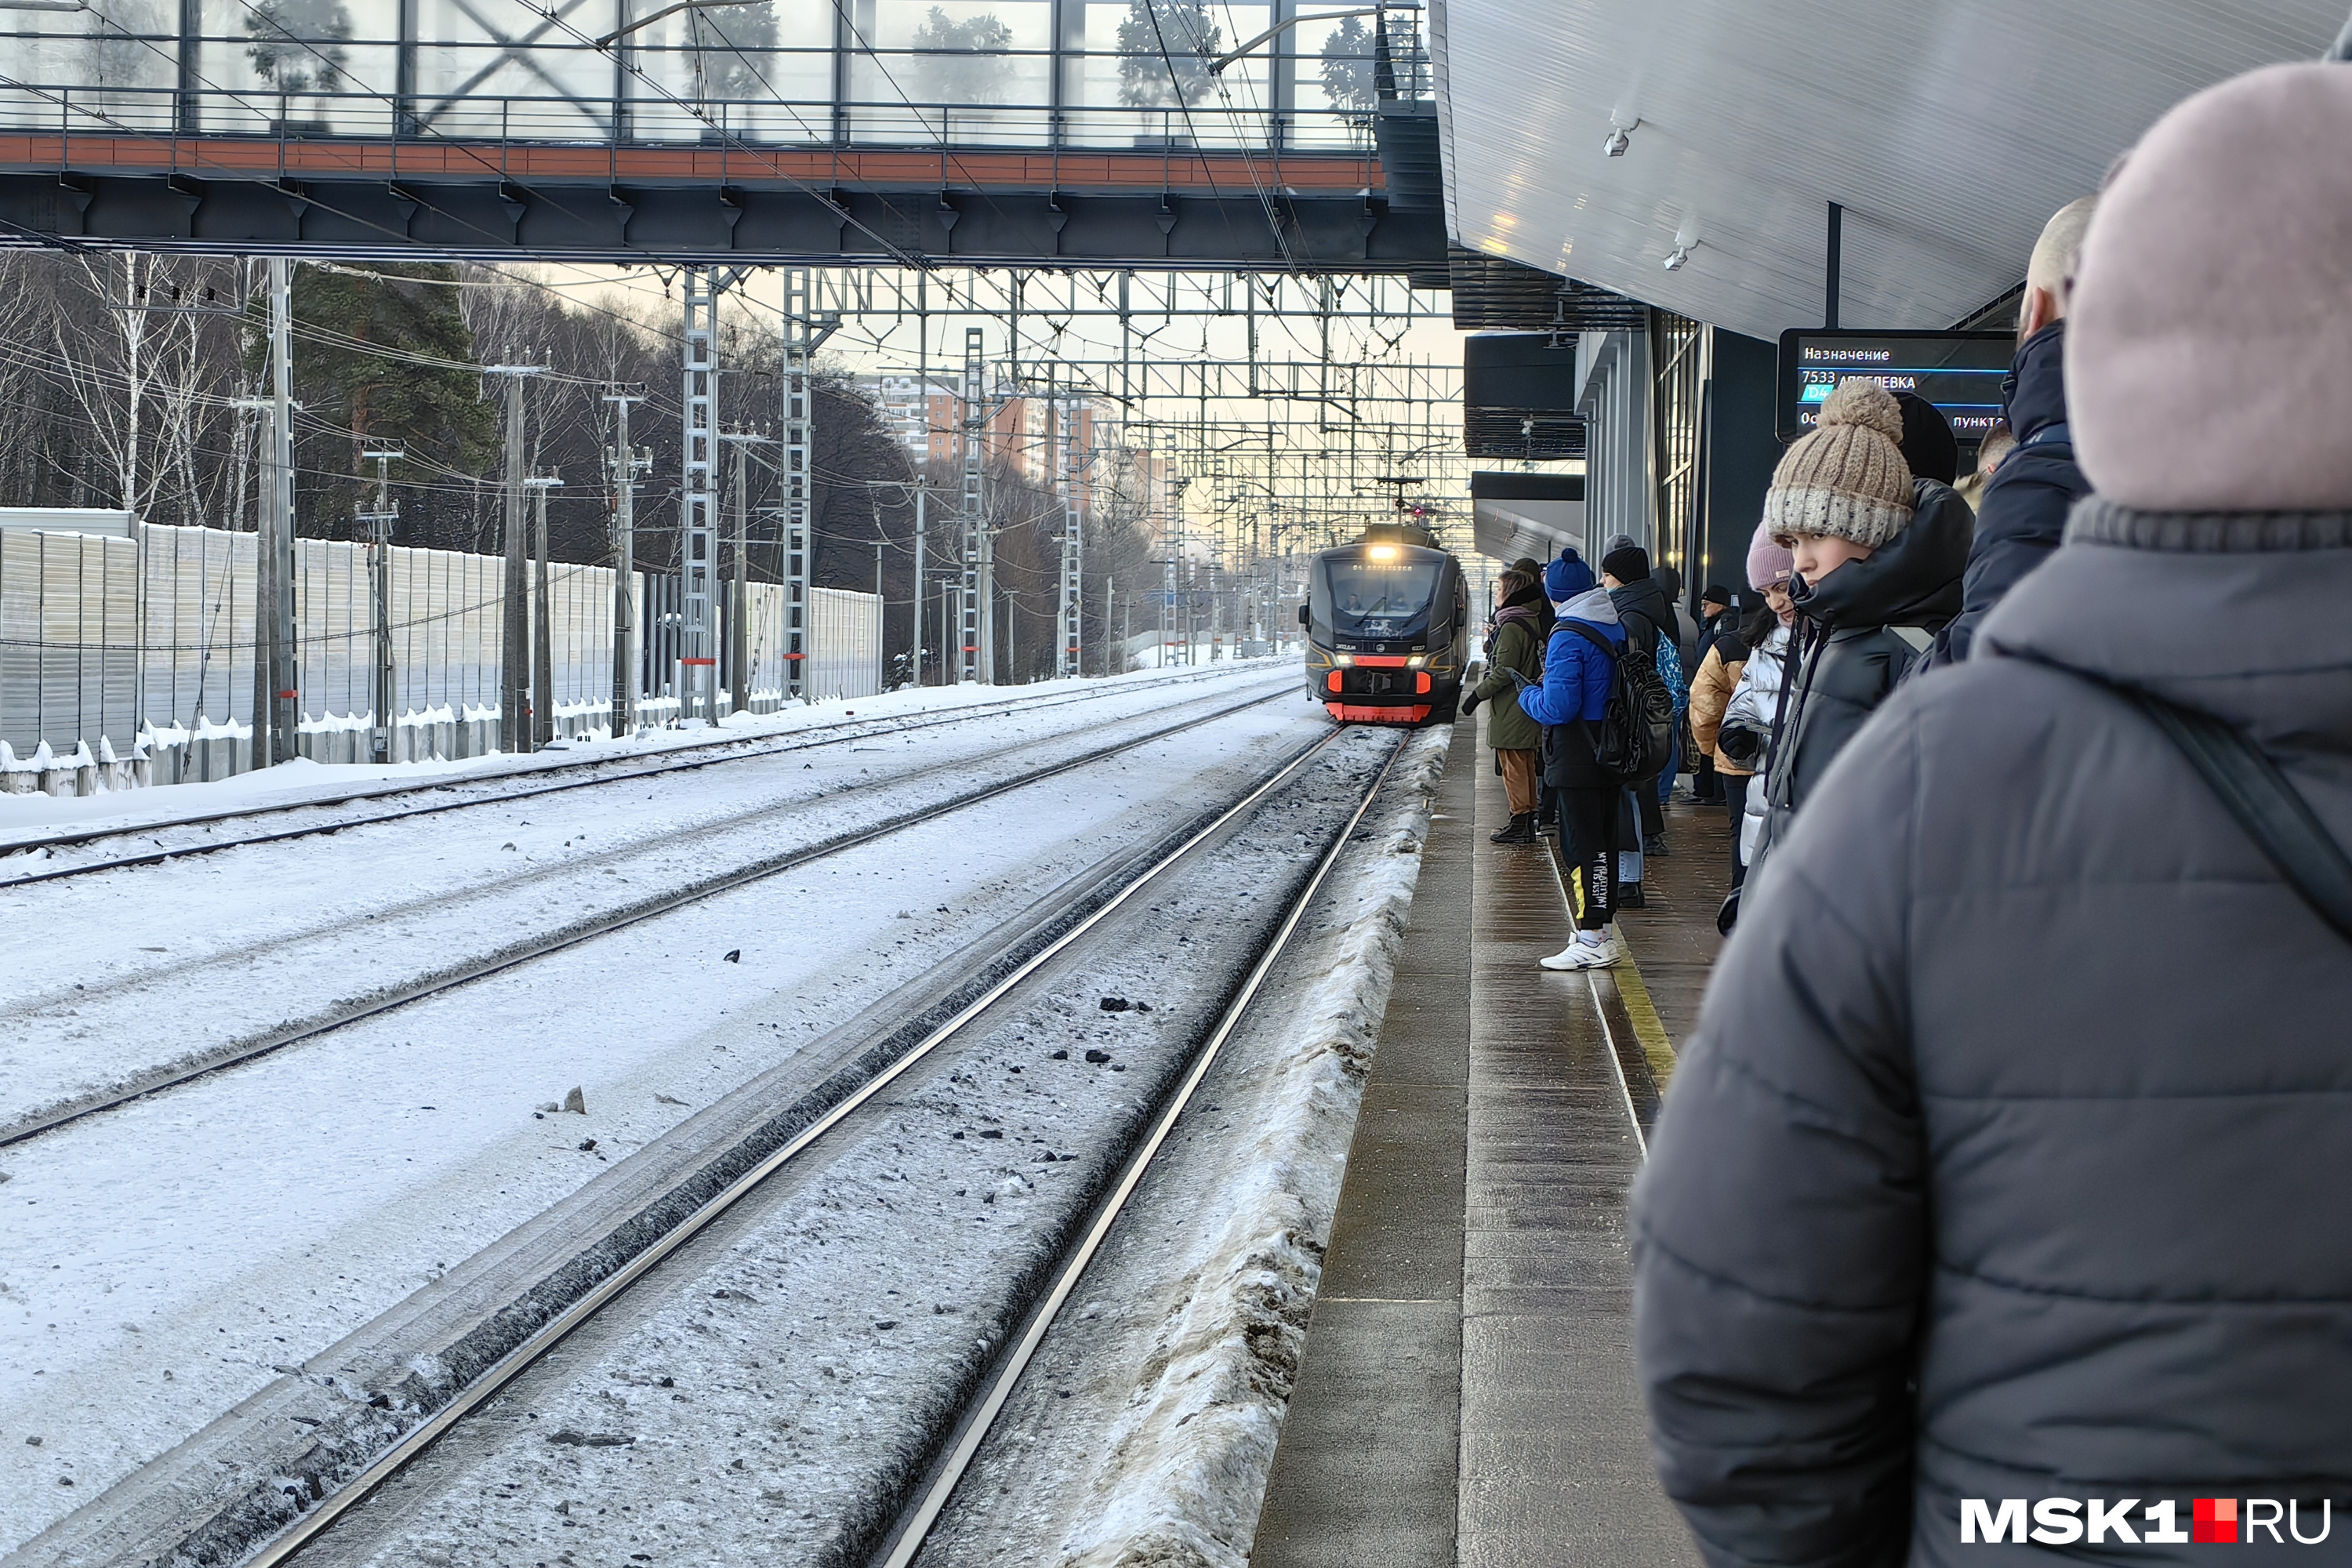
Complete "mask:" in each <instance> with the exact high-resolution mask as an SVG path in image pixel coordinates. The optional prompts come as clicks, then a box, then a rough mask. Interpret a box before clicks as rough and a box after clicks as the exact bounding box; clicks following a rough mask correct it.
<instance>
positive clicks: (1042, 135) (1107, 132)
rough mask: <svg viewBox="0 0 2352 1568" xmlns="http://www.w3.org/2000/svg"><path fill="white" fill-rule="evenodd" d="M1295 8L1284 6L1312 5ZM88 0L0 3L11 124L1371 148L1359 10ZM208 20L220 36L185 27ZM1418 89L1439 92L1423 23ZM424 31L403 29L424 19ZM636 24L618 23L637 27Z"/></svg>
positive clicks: (79, 130)
mask: <svg viewBox="0 0 2352 1568" xmlns="http://www.w3.org/2000/svg"><path fill="white" fill-rule="evenodd" d="M1294 6H1295V0H1283V10H1282V14H1283V15H1285V16H1288V15H1289V14H1291V12H1292V11H1293V9H1294ZM658 8H659V0H552V3H551V5H547V6H541V5H537V4H528V3H526V0H410V3H407V4H402V3H400V0H200V3H199V4H197V5H182V4H180V3H179V0H88V4H87V5H84V6H83V8H81V9H79V10H67V9H59V10H55V11H49V10H37V11H26V10H16V9H9V10H5V11H0V127H5V128H9V129H16V130H25V131H63V132H67V133H69V134H89V133H93V132H113V133H121V132H135V133H142V134H156V135H173V134H178V135H228V136H264V137H280V138H299V139H303V140H315V139H341V138H364V139H398V140H403V141H431V140H455V141H466V142H482V141H488V142H506V141H514V142H584V143H595V144H604V143H614V142H617V143H623V144H629V143H646V144H657V145H676V144H714V143H715V144H721V145H725V144H732V143H736V142H740V143H742V144H745V145H750V146H763V147H838V146H845V145H856V146H874V147H929V148H937V149H945V150H952V149H955V148H958V147H974V146H979V147H1002V148H1040V149H1043V148H1064V147H1067V148H1084V149H1089V150H1100V151H1127V152H1132V151H1137V150H1143V151H1160V150H1163V149H1171V148H1174V149H1184V148H1201V149H1244V148H1246V149H1258V150H1277V151H1285V152H1289V151H1297V152H1306V153H1315V152H1332V153H1358V152H1362V151H1364V150H1366V149H1367V148H1368V147H1369V146H1370V124H1371V116H1372V110H1373V108H1374V105H1375V101H1376V99H1377V90H1376V79H1375V78H1376V73H1375V68H1374V61H1373V58H1372V42H1371V34H1370V30H1369V29H1368V28H1367V27H1366V26H1365V25H1364V24H1363V23H1362V21H1361V20H1360V19H1355V18H1348V19H1343V20H1340V21H1336V22H1335V21H1328V20H1316V21H1307V22H1302V23H1300V24H1298V25H1297V26H1295V27H1293V28H1291V29H1289V30H1288V31H1286V32H1282V33H1278V34H1276V36H1275V37H1274V38H1273V39H1272V40H1271V41H1270V42H1269V43H1267V44H1265V45H1264V46H1263V47H1259V48H1258V49H1256V50H1255V51H1254V52H1253V53H1252V54H1251V55H1250V56H1248V57H1247V58H1243V59H1240V60H1237V61H1235V62H1234V64H1233V65H1231V66H1230V67H1228V68H1226V69H1225V70H1224V71H1223V72H1222V73H1219V74H1212V72H1211V71H1210V68H1209V60H1210V57H1211V56H1212V55H1213V54H1216V53H1220V52H1222V51H1223V50H1225V49H1229V48H1231V47H1234V44H1236V43H1238V42H1242V41H1245V40H1246V39H1247V38H1249V37H1254V36H1255V35H1256V34H1257V33H1259V32H1261V31H1263V30H1264V29H1265V27H1266V26H1270V25H1271V18H1272V17H1273V16H1274V15H1275V12H1274V10H1273V8H1272V7H1270V6H1268V5H1230V6H1228V5H1223V4H1219V5H1216V6H1215V7H1214V9H1213V10H1212V8H1211V6H1210V5H1208V3H1207V0H953V3H952V4H950V5H940V4H937V3H934V0H840V3H838V4H836V3H835V0H753V3H751V4H742V5H728V6H726V7H723V8H720V9H716V10H708V11H690V12H685V13H680V14H678V15H676V16H669V17H667V18H665V19H663V20H661V21H658V22H655V23H652V24H651V25H648V26H640V27H637V28H636V29H635V30H633V31H624V29H626V28H628V27H629V26H630V23H631V18H632V15H633V13H636V14H646V15H650V14H651V13H652V12H654V11H655V10H657V9H658ZM184 16H186V17H188V18H190V19H191V20H192V21H193V22H194V24H195V26H192V27H191V28H190V29H189V30H188V31H185V32H182V31H179V30H178V29H177V26H176V25H177V24H178V22H179V21H180V20H181V19H182V18H183V17H184ZM1388 25H1389V26H1390V29H1391V53H1392V57H1393V58H1394V61H1395V65H1396V69H1395V70H1394V72H1393V77H1394V80H1395V82H1396V85H1397V87H1398V88H1399V89H1401V90H1402V92H1403V93H1404V94H1405V95H1406V96H1413V95H1415V94H1416V93H1417V92H1419V91H1424V90H1425V89H1426V78H1427V72H1426V64H1425V62H1426V56H1425V54H1424V53H1423V50H1422V49H1421V47H1420V45H1419V42H1418V40H1417V38H1416V37H1413V36H1412V33H1411V28H1410V17H1409V16H1408V14H1405V13H1398V14H1397V15H1396V16H1392V17H1391V18H1389V21H1388ZM404 26H405V27H406V29H407V32H406V35H405V36H404V34H403V28H404ZM615 35H618V36H617V37H615Z"/></svg>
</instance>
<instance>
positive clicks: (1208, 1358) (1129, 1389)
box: [923, 729, 1450, 1568]
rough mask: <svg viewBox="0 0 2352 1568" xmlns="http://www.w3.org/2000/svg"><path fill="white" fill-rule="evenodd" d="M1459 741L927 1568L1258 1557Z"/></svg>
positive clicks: (1215, 1077) (1223, 1098)
mask: <svg viewBox="0 0 2352 1568" xmlns="http://www.w3.org/2000/svg"><path fill="white" fill-rule="evenodd" d="M1449 739H1450V731H1446V730H1444V729H1440V730H1436V731H1431V732H1428V733H1425V734H1423V735H1420V736H1417V737H1416V738H1415V739H1414V740H1413V741H1412V742H1410V743H1409V744H1408V746H1407V748H1406V750H1405V752H1404V753H1403V754H1402V756H1401V757H1400V758H1399V760H1398V762H1397V764H1396V767H1395V769H1394V770H1393V771H1392V772H1391V775H1390V780H1389V784H1388V786H1387V788H1386V790H1385V791H1384V792H1383V796H1382V799H1381V801H1380V802H1379V803H1377V804H1376V805H1375V807H1374V810H1373V813H1372V815H1371V816H1370V818H1368V820H1367V823H1366V829H1369V833H1368V834H1367V832H1366V831H1365V829H1360V830H1359V834H1358V838H1359V843H1358V844H1357V845H1356V846H1355V847H1353V848H1352V849H1351V851H1350V853H1349V855H1348V856H1347V857H1346V858H1343V859H1342V860H1341V861H1340V863H1339V865H1338V866H1337V867H1336V868H1334V871H1333V881H1332V883H1331V885H1330V886H1328V887H1327V888H1326V889H1325V890H1324V892H1323V893H1322V895H1321V896H1320V900H1319V909H1318V913H1317V916H1316V923H1317V926H1318V930H1317V932H1316V936H1315V939H1314V940H1312V941H1310V942H1307V943H1305V944H1304V945H1303V946H1302V947H1301V948H1299V949H1298V950H1297V951H1296V952H1295V953H1294V956H1293V957H1292V959H1291V960H1290V961H1288V962H1287V963H1286V964H1285V965H1284V966H1283V970H1282V971H1280V972H1278V974H1277V977H1276V980H1275V982H1274V984H1271V985H1270V986H1269V988H1268V990H1267V992H1266V993H1265V994H1263V995H1262V996H1261V997H1260V999H1259V1001H1258V1003H1257V1004H1256V1005H1255V1008H1254V1009H1253V1012H1252V1016H1251V1019H1250V1021H1249V1022H1248V1023H1246V1024H1245V1025H1244V1027H1243V1029H1242V1030H1241V1031H1238V1032H1237V1033H1236V1035H1235V1037H1234V1040H1233V1042H1232V1043H1231V1044H1230V1045H1229V1046H1228V1047H1227V1049H1226V1054H1225V1056H1224V1057H1223V1058H1222V1059H1221V1060H1220V1062H1219V1064H1218V1067H1217V1068H1215V1069H1214V1070H1213V1072H1212V1074H1211V1076H1210V1078H1209V1079H1207V1080H1206V1081H1205V1082H1204V1083H1203V1085H1202V1089H1201V1092H1200V1094H1199V1095H1198V1096H1197V1097H1196V1100H1195V1103H1194V1107H1193V1109H1192V1110H1189V1111H1188V1112H1187V1113H1186V1116H1185V1119H1184V1123H1183V1124H1180V1127H1179V1130H1178V1132H1177V1134H1176V1136H1175V1137H1174V1138H1172V1139H1171V1142H1170V1144H1169V1147H1168V1150H1167V1151H1166V1152H1164V1153H1163V1154H1162V1156H1161V1159H1160V1162H1159V1163H1158V1164H1157V1165H1156V1166H1155V1167H1154V1170H1153V1172H1152V1173H1151V1174H1150V1177H1149V1178H1147V1180H1146V1182H1145V1184H1144V1185H1143V1186H1142V1188H1141V1189H1139V1193H1138V1194H1137V1197H1136V1199H1135V1201H1134V1202H1133V1203H1132V1204H1131V1205H1129V1209H1128V1211H1127V1213H1126V1215H1123V1216H1122V1218H1121V1221H1120V1226H1119V1231H1118V1233H1116V1234H1115V1235H1114V1237H1113V1240H1112V1243H1111V1245H1110V1246H1109V1247H1106V1249H1105V1252H1104V1254H1103V1256H1102V1257H1101V1258H1099V1259H1097V1264H1096V1267H1095V1268H1094V1269H1093V1270H1091V1271H1090V1272H1089V1275H1088V1277H1087V1280H1086V1281H1085V1282H1084V1283H1083V1284H1082V1286H1081V1287H1080V1289H1081V1292H1082V1295H1083V1298H1084V1299H1085V1300H1086V1302H1087V1304H1086V1305H1084V1306H1083V1307H1077V1308H1074V1309H1073V1310H1071V1311H1070V1312H1068V1313H1066V1314H1065V1321H1063V1322H1062V1323H1059V1324H1057V1325H1056V1327H1055V1331H1054V1333H1053V1334H1052V1335H1050V1336H1049V1337H1048V1340H1047V1342H1046V1344H1045V1347H1044V1348H1043V1350H1042V1351H1041V1353H1040V1356H1039V1358H1038V1360H1037V1362H1036V1363H1033V1365H1032V1367H1031V1369H1030V1371H1029V1373H1028V1374H1027V1376H1026V1377H1025V1378H1024V1383H1023V1386H1022V1389H1021V1391H1020V1392H1019V1393H1017V1394H1016V1395H1015V1396H1014V1399H1013V1402H1012V1404H1011V1405H1008V1407H1007V1410H1006V1412H1005V1415H1004V1417H1003V1419H1001V1421H1000V1423H999V1426H998V1428H997V1431H996V1433H995V1434H993V1435H992V1439H991V1443H990V1447H989V1449H988V1450H986V1451H984V1452H983V1454H982V1458H981V1461H980V1464H979V1465H978V1466H977V1467H976V1468H975V1469H974V1470H973V1471H972V1472H971V1474H969V1475H968V1476H967V1477H966V1478H965V1480H964V1483H963V1486H962V1488H961V1489H960V1490H959V1492H958V1494H957V1500H956V1502H954V1503H953V1504H951V1505H950V1510H949V1511H948V1514H947V1515H946V1516H945V1517H944V1518H943V1519H942V1521H941V1523H940V1528H939V1530H937V1531H934V1534H933V1537H932V1542H931V1545H930V1547H929V1548H928V1549H927V1551H926V1553H925V1556H924V1559H923V1561H925V1562H927V1563H929V1562H950V1563H1003V1564H1012V1563H1037V1562H1051V1563H1055V1564H1057V1565H1058V1568H1114V1565H1116V1568H1134V1565H1136V1564H1141V1563H1151V1564H1169V1565H1177V1564H1181V1565H1184V1568H1195V1565H1198V1568H1244V1564H1245V1563H1247V1561H1248V1558H1249V1551H1250V1544H1251V1540H1252V1537H1253V1535H1254V1534H1255V1530H1256V1526H1257V1515H1258V1507H1259V1503H1260V1500H1261V1498H1262V1497H1263V1494H1264V1492H1265V1483H1266V1477H1267V1474H1268V1472H1269V1470H1270V1468H1271V1467H1272V1464H1273V1459H1274V1448H1275V1440H1276V1436H1277V1435H1278V1433H1279V1431H1280V1429H1281V1425H1282V1419H1283V1415H1284V1413H1285V1411H1286V1408H1287V1406H1288V1404H1289V1399H1290V1392H1291V1387H1292V1384H1293V1381H1294V1379H1295V1378H1296V1376H1297V1369H1298V1363H1299V1355H1300V1352H1301V1350H1302V1349H1303V1347H1304V1344H1305V1340H1306V1325H1307V1315H1308V1312H1309V1310H1310V1309H1311V1308H1312V1306H1313V1304H1314V1300H1315V1292H1316V1289H1317V1287H1318V1282H1319V1279H1320V1277H1321V1272H1322V1258H1323V1252H1324V1247H1325V1246H1326V1244H1327V1243H1328V1240H1329V1235H1330V1225H1331V1216H1332V1213H1333V1211H1334V1209H1335V1208H1336V1206H1337V1205H1338V1202H1339V1182H1340V1177H1341V1175H1342V1173H1344V1171H1345V1168H1346V1163H1347V1155H1348V1148H1349V1141H1350V1139H1351V1138H1352V1137H1353V1135H1354V1131H1355V1125H1356V1114H1357V1110H1358V1108H1359V1106H1360V1103H1361V1100H1362V1097H1363V1086H1364V1080H1365V1077H1366V1073H1367V1070H1368V1068H1369V1067H1370V1060H1371V1056H1372V1052H1373V1049H1374V1047H1375V1044H1376V1042H1377V1040H1378V1037H1379V1034H1380V1027H1381V1017H1382V1015H1383V1014H1384V1012H1385V1011H1386V1008H1387V1003H1388V995H1389V990H1390V985H1391V979H1392V977H1393V975H1394V972H1395V966H1396V962H1397V957H1398V954H1399V952H1400V951H1401V950H1402V944H1403V937H1404V930H1405V924H1406V918H1407V915H1408V913H1409V911H1410V909H1411V906H1412V894H1413V889H1414V887H1415V885H1416V884H1417V882H1418V880H1419V878H1420V873H1421V863H1422V862H1421V848H1422V845H1423V842H1424V840H1425V839H1426V837H1427V834H1428V826H1429V813H1430V805H1431V801H1432V800H1433V797H1434V794H1435V790H1436V785H1437V781H1438V777H1439V775H1440V773H1441V772H1442V770H1443V767H1444V759H1445V748H1446V745H1447V743H1448V742H1449ZM1206 1194H1215V1196H1214V1200H1213V1201H1209V1200H1208V1198H1207V1197H1206ZM1071 1389H1076V1390H1079V1391H1081V1392H1082V1395H1083V1398H1082V1402H1079V1401H1074V1400H1073V1399H1072V1397H1071V1396H1070V1395H1069V1394H1065V1393H1064V1392H1063V1391H1065V1390H1071Z"/></svg>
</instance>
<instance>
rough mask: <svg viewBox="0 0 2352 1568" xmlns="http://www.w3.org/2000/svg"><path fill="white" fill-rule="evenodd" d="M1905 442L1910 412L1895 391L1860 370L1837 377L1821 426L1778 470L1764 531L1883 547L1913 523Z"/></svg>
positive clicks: (1786, 538)
mask: <svg viewBox="0 0 2352 1568" xmlns="http://www.w3.org/2000/svg"><path fill="white" fill-rule="evenodd" d="M1902 440H1903V410H1902V408H1901V406H1900V405H1897V404H1896V403H1895V395H1894V394H1893V393H1891V392H1889V391H1887V390H1886V388H1885V387H1883V386H1881V385H1879V384H1878V383H1876V382H1874V381H1866V380H1864V379H1863V378H1861V377H1859V376H1855V377H1851V378H1849V379H1847V380H1845V381H1842V382H1840V383H1838V384H1837V389H1836V390H1835V391H1833V392H1832V393H1831V394H1830V396H1829V401H1828V402H1826V403H1824V404H1822V414H1821V424H1820V426H1819V427H1818V428H1816V429H1815V430H1814V431H1813V432H1812V433H1811V434H1810V435H1808V436H1806V437H1803V438H1802V439H1801V440H1799V441H1798V442H1797V443H1796V444H1795V445H1793V446H1791V447H1790V448H1789V450H1788V452H1787V453H1786V455H1784V456H1783V457H1782V458H1780V467H1779V468H1774V469H1773V470H1772V488H1771V489H1768V490H1766V491H1765V492H1764V529H1765V531H1766V532H1768V533H1769V534H1770V535H1771V536H1772V538H1773V540H1774V541H1775V542H1778V543H1781V544H1787V543H1789V542H1790V541H1791V540H1793V539H1795V538H1796V537H1797V536H1798V535H1800V534H1815V535H1826V536H1828V537H1830V538H1832V539H1850V540H1852V541H1853V542H1854V543H1856V544H1859V545H1862V546H1864V548H1866V549H1871V550H1875V549H1877V548H1878V547H1879V546H1880V545H1882V544H1884V543H1885V542H1887V541H1888V540H1890V539H1892V538H1894V537H1895V535H1896V534H1898V533H1900V532H1902V531H1903V529H1904V526H1905V525H1906V524H1907V523H1908V522H1909V521H1911V468H1910V465H1909V464H1907V463H1906V462H1905V461H1904V460H1903V447H1902V445H1901V443H1902Z"/></svg>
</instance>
